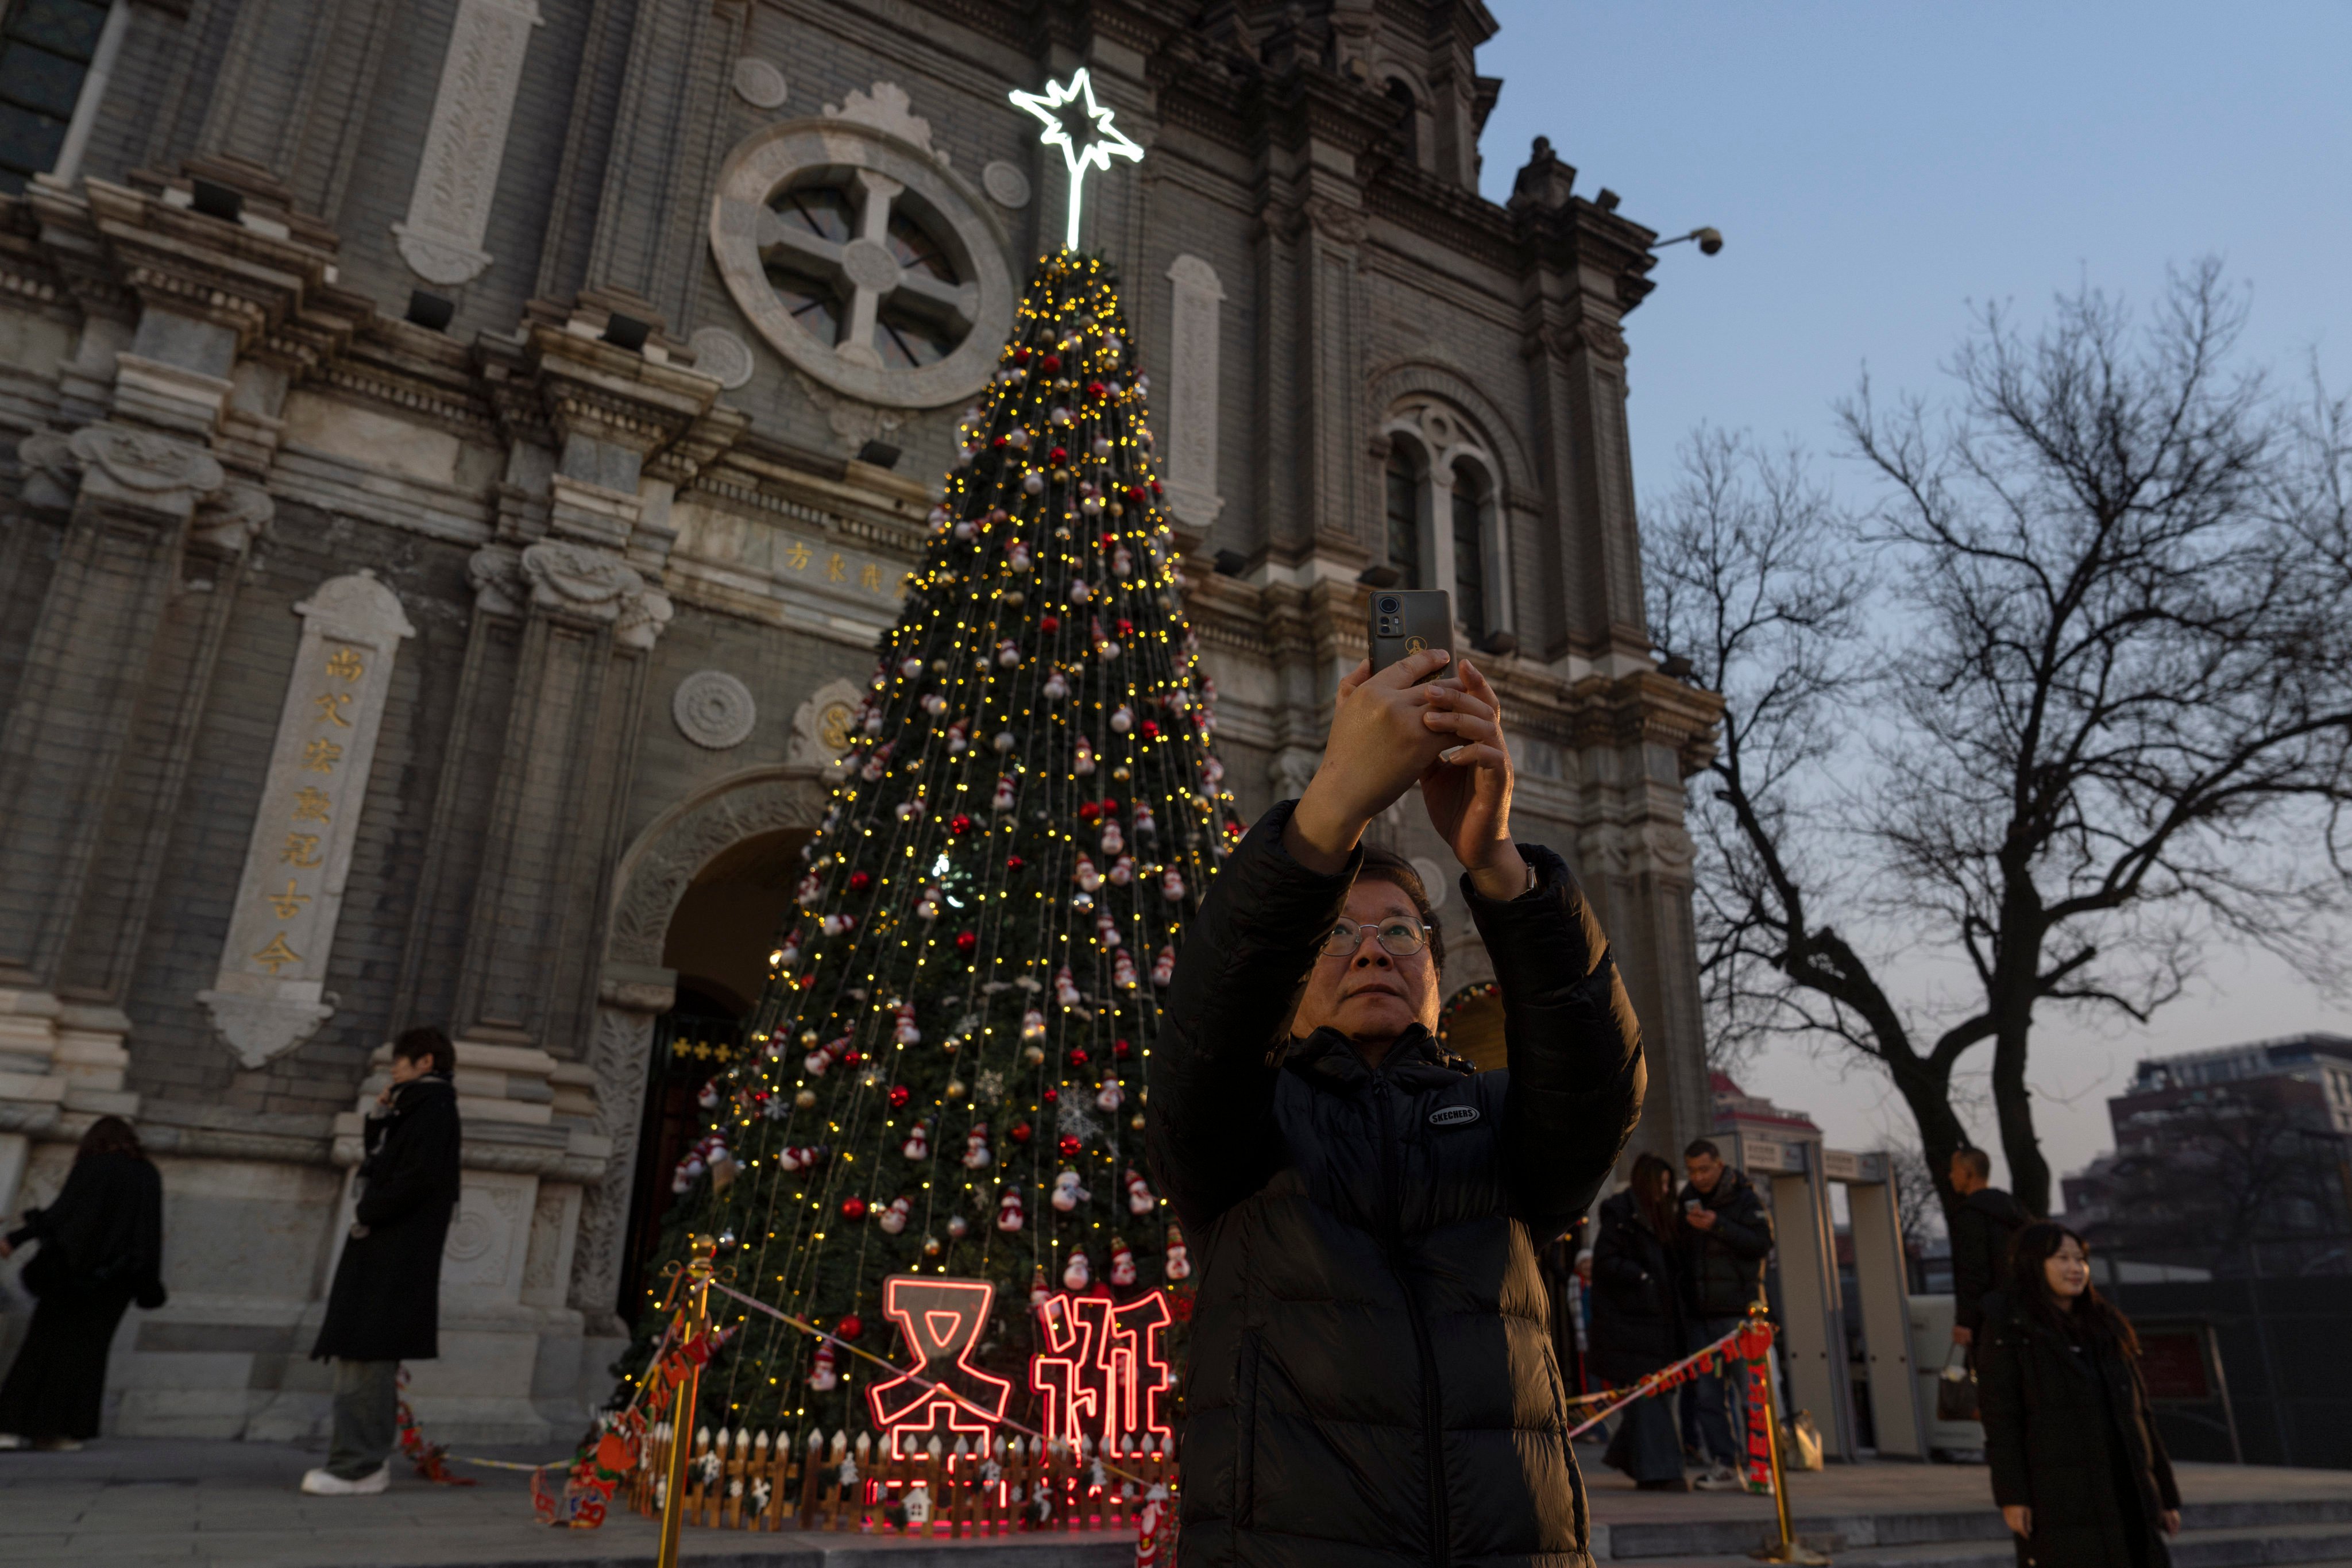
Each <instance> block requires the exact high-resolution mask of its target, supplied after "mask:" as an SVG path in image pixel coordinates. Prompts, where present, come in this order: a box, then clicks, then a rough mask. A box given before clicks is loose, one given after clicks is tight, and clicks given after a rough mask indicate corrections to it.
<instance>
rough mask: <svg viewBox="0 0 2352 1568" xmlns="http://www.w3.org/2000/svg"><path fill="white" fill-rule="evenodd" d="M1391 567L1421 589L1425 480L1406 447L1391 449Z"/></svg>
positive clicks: (1389, 497)
mask: <svg viewBox="0 0 2352 1568" xmlns="http://www.w3.org/2000/svg"><path fill="white" fill-rule="evenodd" d="M1388 512H1389V564H1390V565H1391V566H1393V567H1395V568H1396V569H1397V570H1398V571H1399V572H1401V573H1402V574H1404V579H1403V585H1404V586H1405V587H1408V588H1418V587H1420V586H1421V479H1420V477H1419V476H1418V475H1416V474H1415V473H1414V472H1413V471H1412V455H1411V454H1410V453H1408V452H1407V451H1406V450H1405V449H1404V447H1403V445H1402V443H1399V444H1398V445H1396V446H1393V447H1390V448H1389V468H1388Z"/></svg>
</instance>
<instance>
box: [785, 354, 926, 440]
mask: <svg viewBox="0 0 2352 1568" xmlns="http://www.w3.org/2000/svg"><path fill="white" fill-rule="evenodd" d="M793 380H794V381H797V382H799V383H800V384H801V390H802V391H803V392H804V393H806V394H807V395H808V400H809V401H810V402H811V403H814V404H815V405H817V406H818V407H819V408H822V409H824V422H825V423H826V424H827V425H829V426H832V427H833V433H834V434H835V436H837V437H840V438H841V446H842V450H844V451H846V452H855V451H856V450H857V449H858V448H859V447H863V446H865V445H866V442H868V441H876V440H881V439H884V438H887V437H888V436H889V434H890V433H891V432H892V431H894V430H896V429H898V426H901V425H904V424H905V423H906V422H907V416H905V415H904V414H901V413H899V412H898V410H897V409H895V408H877V407H876V406H875V405H872V404H870V403H861V402H859V401H858V400H857V399H856V398H855V397H843V396H840V395H836V394H835V393H831V392H828V391H826V390H825V389H824V387H822V386H820V385H818V384H816V383H815V382H814V381H811V380H810V379H809V378H808V377H807V376H805V375H803V374H801V373H800V372H799V371H794V372H793Z"/></svg>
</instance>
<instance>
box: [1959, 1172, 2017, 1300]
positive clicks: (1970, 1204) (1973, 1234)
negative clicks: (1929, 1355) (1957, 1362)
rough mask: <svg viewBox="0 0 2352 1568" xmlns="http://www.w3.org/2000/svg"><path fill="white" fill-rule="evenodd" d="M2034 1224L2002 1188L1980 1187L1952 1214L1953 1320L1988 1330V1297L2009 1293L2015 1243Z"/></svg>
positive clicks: (1963, 1199)
mask: <svg viewBox="0 0 2352 1568" xmlns="http://www.w3.org/2000/svg"><path fill="white" fill-rule="evenodd" d="M2032 1223H2033V1216H2032V1215H2029V1214H2027V1213H2026V1212H2025V1205H2023V1204H2021V1203H2019V1202H2018V1201H2017V1200H2016V1199H2015V1198H2013V1197H2011V1196H2010V1195H2009V1194H2007V1193H2004V1192H2002V1191H2001V1190H2000V1188H1999V1187H1979V1188H1978V1189H1977V1190H1976V1191H1975V1192H1972V1193H1970V1194H1969V1195H1968V1196H1967V1197H1964V1198H1962V1199H1961V1200H1960V1202H1959V1207H1958V1209H1957V1210H1956V1211H1955V1212H1954V1214H1953V1215H1952V1321H1953V1323H1954V1324H1955V1325H1957V1326H1958V1327H1959V1328H1963V1329H1966V1330H1968V1331H1969V1332H1970V1333H1971V1334H1976V1333H1981V1332H1982V1331H1984V1304H1985V1298H1986V1297H1988V1296H1990V1295H1991V1294H1993V1293H1994V1292H1995V1291H1998V1290H2006V1289H2009V1244H2010V1243H2011V1242H2012V1241H2014V1240H2016V1239H2017V1233H2018V1232H2019V1231H2021V1230H2023V1229H2024V1228H2025V1227H2026V1226H2029V1225H2031V1224H2032Z"/></svg>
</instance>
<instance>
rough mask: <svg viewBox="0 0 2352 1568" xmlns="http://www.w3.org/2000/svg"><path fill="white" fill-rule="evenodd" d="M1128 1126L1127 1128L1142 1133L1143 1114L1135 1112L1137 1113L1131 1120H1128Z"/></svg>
mask: <svg viewBox="0 0 2352 1568" xmlns="http://www.w3.org/2000/svg"><path fill="white" fill-rule="evenodd" d="M1128 1125H1129V1127H1132V1128H1134V1129H1135V1130H1136V1131H1138V1132H1140V1131H1143V1112H1141V1111H1137V1112H1136V1113H1135V1115H1134V1116H1133V1117H1132V1118H1130V1119H1129V1121H1128Z"/></svg>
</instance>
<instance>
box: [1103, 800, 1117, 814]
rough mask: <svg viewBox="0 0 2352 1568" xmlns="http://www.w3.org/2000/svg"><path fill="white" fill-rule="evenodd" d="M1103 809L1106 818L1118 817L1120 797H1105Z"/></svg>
mask: <svg viewBox="0 0 2352 1568" xmlns="http://www.w3.org/2000/svg"><path fill="white" fill-rule="evenodd" d="M1102 809H1103V815H1104V816H1118V796H1117V795H1105V796H1103V797H1102Z"/></svg>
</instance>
